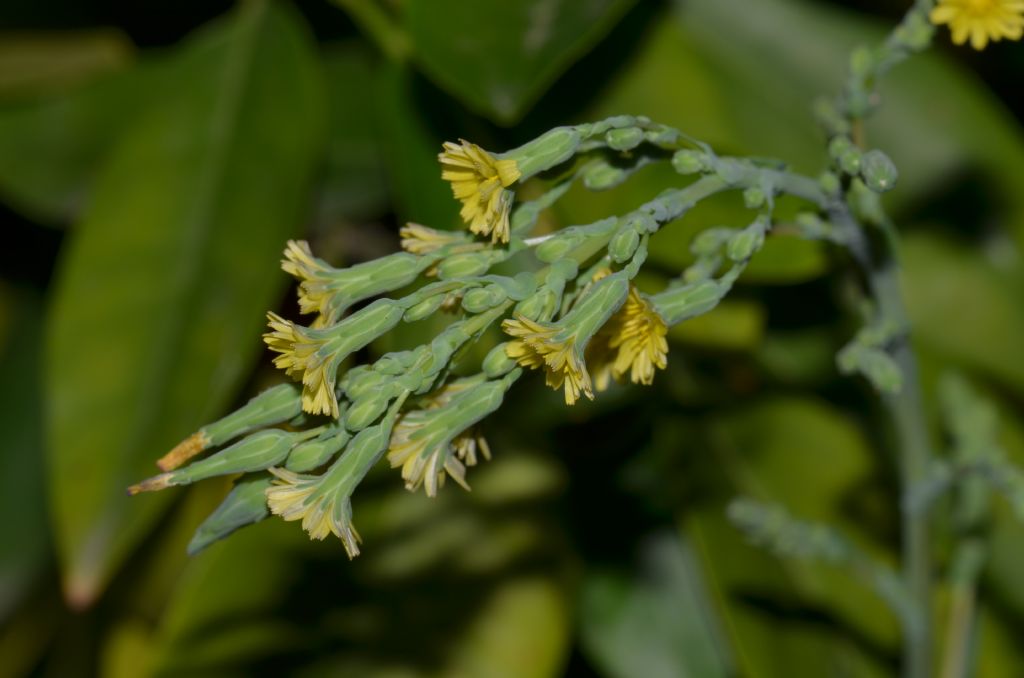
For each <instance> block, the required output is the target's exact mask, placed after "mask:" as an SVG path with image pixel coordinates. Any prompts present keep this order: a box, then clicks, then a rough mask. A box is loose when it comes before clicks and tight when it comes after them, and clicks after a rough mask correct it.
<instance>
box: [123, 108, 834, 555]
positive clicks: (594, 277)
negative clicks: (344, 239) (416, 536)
mask: <svg viewBox="0 0 1024 678" xmlns="http://www.w3.org/2000/svg"><path fill="white" fill-rule="evenodd" d="M439 160H440V164H441V168H442V176H443V178H444V179H446V180H447V181H448V182H450V184H451V187H452V191H453V194H454V196H455V198H456V199H458V200H459V201H461V203H462V211H461V216H462V218H463V220H464V221H465V222H466V225H467V227H468V228H467V229H466V230H462V231H442V230H435V229H433V228H429V227H427V226H422V225H419V224H408V225H407V226H406V227H404V228H403V229H402V231H401V236H402V249H403V251H402V252H398V253H395V254H391V255H389V256H385V257H382V258H380V259H377V260H374V261H368V262H365V263H360V264H358V265H355V266H350V267H348V268H340V269H339V268H335V267H332V266H331V265H329V264H328V263H327V262H325V261H323V260H321V259H319V258H317V257H316V256H314V254H313V252H312V251H311V249H310V247H309V246H308V245H307V244H306V243H305V242H300V241H293V242H289V243H288V245H287V247H286V249H285V253H284V260H283V262H282V267H283V269H284V270H285V271H286V272H287V273H289V274H291V275H292V276H294V277H295V278H296V279H297V280H298V297H299V308H300V311H301V312H302V313H303V314H308V315H311V316H313V319H312V321H311V322H309V323H308V324H307V325H302V324H299V323H297V322H294V321H292V320H288V319H285V318H282V317H280V316H278V315H277V314H274V313H270V314H268V318H269V331H268V332H267V334H266V335H265V336H264V340H265V341H266V344H267V346H268V347H269V348H270V350H271V351H273V352H274V353H275V354H276V356H275V358H274V364H275V365H276V366H277V367H279V368H281V369H282V370H283V371H284V373H285V375H286V376H287V377H288V378H289V379H290V382H289V383H285V384H282V385H279V386H276V387H274V388H271V389H269V390H267V391H265V392H264V393H262V394H260V395H258V396H257V397H256V398H254V399H253V400H252V401H250V402H249V403H248V404H246V405H244V406H243V407H242V408H240V409H239V410H238V411H236V412H234V413H232V414H230V415H228V416H227V417H225V418H223V419H221V420H220V421H218V422H215V423H213V424H210V425H209V426H206V427H204V428H203V429H201V430H200V431H199V432H197V433H195V434H193V435H192V436H190V437H189V438H188V439H186V440H185V441H184V442H183V443H182V444H180V445H179V446H178V447H176V448H175V449H174V450H172V451H171V452H170V453H169V454H167V455H166V456H165V457H163V458H162V459H161V460H160V461H159V462H158V464H159V466H160V468H161V469H162V470H163V473H161V474H160V475H157V476H154V477H153V478H150V479H148V480H145V481H143V482H141V483H139V484H138V485H135V486H133V487H132V488H130V492H132V493H136V492H142V491H151V490H160V489H163V488H167V487H171V486H177V485H185V484H189V483H192V482H195V481H197V480H201V479H204V478H209V477H211V476H216V475H228V474H230V475H238V474H243V475H241V476H240V477H239V478H238V479H237V480H236V483H235V487H234V489H233V490H232V491H231V492H230V493H229V494H228V496H227V497H226V499H225V500H224V502H223V504H222V505H221V506H220V507H219V508H218V509H217V510H216V511H215V512H214V513H213V514H212V515H211V516H210V517H209V518H208V519H207V520H206V522H204V523H203V525H202V526H201V527H200V528H199V530H198V532H197V533H196V536H195V538H194V539H193V542H192V544H191V545H190V551H193V552H194V551H197V550H199V549H201V548H203V547H205V546H206V545H208V544H209V543H211V542H212V541H214V540H216V539H219V538H222V537H224V536H226V535H227V534H229V533H230V532H232V531H233V530H235V529H238V528H239V527H241V526H243V525H247V524H250V523H253V522H256V521H258V520H262V519H263V518H266V517H268V516H269V515H271V514H274V515H278V516H280V517H282V518H284V519H285V520H296V521H301V522H302V526H303V528H304V529H305V530H306V531H307V532H308V533H309V535H310V537H312V538H314V539H322V538H324V537H326V536H327V535H329V534H333V535H335V536H336V537H338V538H339V539H340V540H341V542H342V543H343V544H344V547H345V549H346V551H347V552H348V554H349V556H350V557H351V556H355V555H357V554H358V553H359V541H360V540H359V535H358V533H357V531H356V529H355V527H354V525H353V523H352V503H351V498H352V495H353V492H354V491H355V489H356V487H357V486H358V485H359V483H360V481H361V480H362V479H363V478H364V477H365V475H366V474H367V473H368V472H369V470H370V469H371V468H373V467H374V466H375V465H376V464H377V463H378V462H379V461H380V460H381V459H382V458H384V457H386V458H387V460H388V461H389V462H390V464H391V466H392V467H395V468H400V469H401V477H402V480H403V481H404V484H405V486H406V487H407V488H408V489H409V490H417V489H418V488H420V487H422V488H424V491H425V492H426V494H427V495H428V496H434V495H435V494H436V493H437V491H438V489H439V488H440V487H441V486H442V485H443V483H444V481H445V479H446V478H447V477H450V478H451V479H452V480H454V481H455V482H456V483H457V484H459V485H461V486H463V487H465V488H467V489H468V487H469V486H468V483H467V479H466V472H467V468H468V467H471V466H473V465H475V464H476V463H477V462H478V461H479V460H481V459H488V458H490V447H489V446H488V445H487V443H486V441H485V440H484V439H483V437H482V436H481V434H480V427H479V425H480V422H481V421H482V420H483V419H484V418H485V417H487V415H489V414H491V413H493V412H494V411H495V410H497V409H498V408H499V407H500V406H501V404H502V401H503V399H504V396H505V394H506V392H507V391H508V389H509V388H510V387H511V386H512V385H513V384H514V383H515V382H516V381H517V380H519V379H520V378H521V376H522V375H523V374H524V373H526V372H527V371H529V370H538V371H541V372H543V373H544V375H545V379H546V382H547V384H548V386H550V387H552V388H554V389H557V390H560V391H561V392H562V393H563V394H564V398H565V402H566V403H567V404H568V405H573V404H575V403H576V402H577V401H578V400H579V399H581V398H584V397H585V398H589V399H593V398H594V397H595V391H598V392H599V391H602V390H604V389H606V388H608V387H609V386H610V385H611V383H612V382H614V381H630V382H632V383H635V384H644V385H649V384H651V383H652V382H653V381H654V378H655V375H656V372H657V371H658V370H660V369H664V368H665V367H666V365H667V361H668V341H667V334H668V330H669V327H670V326H672V325H673V324H675V323H679V322H682V321H684V320H686V319H687V318H691V317H693V316H695V315H698V314H701V313H704V312H707V311H708V310H710V309H712V308H713V307H714V306H715V305H716V304H717V303H718V302H719V301H720V300H721V299H722V297H723V296H724V295H725V294H726V293H727V292H728V291H729V290H730V288H731V287H732V285H733V283H734V282H735V281H736V280H737V278H738V277H739V276H740V274H741V273H742V271H743V269H744V268H745V266H746V265H747V262H748V261H749V260H750V258H751V257H752V256H754V254H755V253H756V252H757V251H758V250H759V249H760V248H761V246H762V245H763V243H764V241H765V237H766V236H767V235H768V233H769V231H770V229H771V226H772V210H773V206H774V199H775V197H776V196H777V195H779V194H783V193H786V194H791V195H795V196H797V197H799V198H803V199H804V200H806V201H809V202H810V203H811V204H812V205H813V206H814V208H815V209H816V210H817V211H819V212H824V211H826V210H827V208H828V203H829V200H830V199H831V198H830V195H829V193H828V192H827V191H826V190H824V189H823V188H822V186H821V182H819V181H818V180H816V179H810V178H807V177H802V176H799V175H795V174H792V173H790V172H788V171H786V169H785V168H784V167H783V166H781V164H779V163H765V162H756V161H751V160H740V159H735V158H722V157H718V156H716V155H715V154H714V153H713V152H712V151H711V149H710V148H708V147H707V146H706V145H704V144H702V143H700V142H697V141H695V140H693V139H690V138H688V137H686V136H684V135H683V134H681V133H680V132H678V131H676V130H673V129H671V128H668V127H665V126H663V125H658V124H655V123H652V122H651V121H650V120H648V119H646V118H642V117H632V116H618V117H614V118H609V119H607V120H604V121H601V122H597V123H591V124H583V125H576V126H571V127H559V128H556V129H554V130H551V131H550V132H548V133H546V134H544V135H542V136H541V137H539V138H537V139H535V140H534V141H531V142H529V143H527V144H525V145H523V146H521V147H519V148H516V149H513V150H511V151H508V152H506V153H502V154H492V153H489V152H487V151H485V150H484V149H482V148H480V147H479V146H476V145H474V144H471V143H469V142H466V141H461V142H460V143H458V144H456V143H446V144H445V145H444V147H443V151H442V152H441V153H440V155H439ZM652 162H671V163H672V165H673V167H674V168H675V169H676V170H677V172H678V173H679V175H680V183H681V186H680V187H679V188H676V189H672V190H669V191H666V192H663V193H662V194H660V195H658V196H657V197H655V198H653V199H652V200H651V201H650V202H648V203H646V204H643V205H640V206H639V207H638V208H637V209H635V210H634V211H632V212H630V213H628V214H625V215H619V216H610V217H607V218H605V219H601V220H599V221H597V222H594V223H591V224H583V225H574V226H569V227H566V228H563V229H561V230H558V231H556V232H554V233H546V234H537V233H535V231H536V229H537V224H538V217H539V215H540V213H541V212H542V211H543V210H544V209H546V208H548V207H549V206H551V205H552V204H553V203H554V202H555V201H557V200H558V199H559V198H560V197H561V196H562V195H564V194H565V193H566V191H568V190H569V189H570V188H571V187H572V186H573V185H574V184H580V185H582V186H583V188H585V189H587V190H594V191H597V190H604V189H607V188H611V187H613V186H616V185H618V184H619V183H621V182H623V181H626V180H627V179H628V178H629V177H630V176H631V175H632V174H633V173H634V172H635V171H636V170H637V169H639V168H640V167H642V166H644V165H646V164H649V163H652ZM526 181H533V182H535V183H536V185H537V187H538V189H539V190H537V191H536V194H538V195H539V196H540V197H538V198H536V199H534V200H531V201H525V202H517V201H516V193H515V191H516V189H517V187H518V186H519V185H521V184H522V183H524V182H526ZM730 190H731V191H739V192H741V193H742V197H743V201H744V204H745V205H746V206H747V207H748V208H749V209H750V210H751V212H752V213H753V216H752V220H751V223H750V224H749V225H747V226H745V227H740V228H728V227H717V228H712V229H709V230H707V231H705V232H703V233H702V234H701V235H700V236H699V237H697V238H696V239H695V240H694V242H693V246H692V250H693V254H694V258H695V262H694V264H693V265H692V266H690V267H689V268H687V269H686V270H685V271H682V272H681V274H680V276H679V277H678V279H676V280H673V281H671V282H670V283H669V284H668V285H667V286H666V287H665V288H664V289H662V290H660V291H657V292H656V293H654V294H651V295H647V294H644V293H642V292H641V291H640V289H638V288H637V286H636V285H635V284H634V279H635V278H636V276H637V274H638V272H639V271H640V269H641V267H642V266H643V263H644V261H645V259H646V257H647V248H648V243H649V240H650V237H651V236H652V235H653V234H654V233H656V232H657V231H658V230H659V229H660V228H662V227H663V226H664V225H666V224H668V223H669V222H672V221H674V220H676V219H678V218H680V217H681V216H683V215H684V214H685V213H686V212H687V211H688V210H689V209H690V208H692V207H693V206H694V205H695V204H696V203H697V202H698V201H700V200H702V199H704V198H707V197H709V196H711V195H713V194H716V193H719V192H722V191H730ZM441 313H444V314H445V315H444V317H446V318H448V319H449V320H448V323H447V326H446V327H445V329H444V330H443V331H441V332H440V333H439V334H437V335H436V336H435V337H433V338H432V339H431V340H430V341H428V342H427V343H424V344H422V345H420V346H417V347H415V348H412V349H408V350H403V351H397V352H392V353H387V354H385V355H383V356H381V357H379V358H377V359H376V360H374V361H372V362H369V363H365V364H355V365H353V364H352V363H353V362H354V361H355V360H356V359H357V358H359V357H360V356H362V355H364V354H365V352H364V351H363V349H364V348H366V347H367V346H369V345H370V344H371V343H372V342H374V341H375V340H377V339H378V338H380V337H381V336H382V335H385V334H387V333H388V332H390V331H391V330H392V329H393V328H395V327H396V326H398V325H399V324H401V323H406V322H415V321H419V320H422V319H424V318H427V317H428V316H433V315H435V314H441ZM489 330H490V331H491V334H490V335H488V336H489V337H493V335H494V333H495V331H500V332H502V333H503V335H504V337H505V341H503V342H500V343H497V344H496V345H494V346H493V347H492V348H491V349H490V352H489V353H487V355H486V357H485V358H484V359H483V360H482V361H481V362H480V364H478V365H472V364H470V365H467V364H466V363H467V362H468V359H467V357H466V356H467V355H471V352H469V351H467V350H466V349H467V348H468V347H469V346H470V345H471V344H474V343H476V342H478V341H481V340H482V339H483V338H484V337H485V335H487V334H488V332H489ZM483 340H485V341H491V342H492V343H493V339H491V338H488V339H483ZM457 375H469V376H457ZM225 445H226V446H225ZM216 448H221V449H219V450H218V451H214V452H212V454H208V455H207V454H206V453H207V452H208V451H210V450H214V449H216ZM201 455H205V456H201Z"/></svg>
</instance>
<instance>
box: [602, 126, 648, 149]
mask: <svg viewBox="0 0 1024 678" xmlns="http://www.w3.org/2000/svg"><path fill="white" fill-rule="evenodd" d="M604 140H605V143H607V144H608V145H609V146H610V147H611V148H613V149H615V150H616V151H631V150H633V149H634V148H636V147H637V146H639V145H640V142H642V141H643V140H644V133H643V130H641V129H640V128H639V127H623V128H620V129H610V130H608V131H607V132H605V135H604Z"/></svg>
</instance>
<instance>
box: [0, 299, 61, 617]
mask: <svg viewBox="0 0 1024 678" xmlns="http://www.w3.org/2000/svg"><path fill="white" fill-rule="evenodd" d="M0 298H7V300H8V301H9V302H10V303H9V308H6V309H2V310H0V312H2V315H3V316H5V317H2V318H0V332H2V334H0V374H2V375H3V378H4V381H3V390H2V391H0V431H3V445H0V515H4V516H8V518H9V519H8V520H7V521H6V524H5V526H4V537H3V539H0V623H2V622H3V621H5V620H6V619H7V616H8V615H9V614H10V613H11V612H12V611H13V609H14V607H15V606H16V605H17V604H18V603H19V602H20V601H21V599H22V597H23V596H24V595H25V594H26V593H28V591H29V590H30V585H31V584H32V583H33V579H34V578H35V576H36V575H37V573H38V572H39V570H40V568H41V566H42V564H43V562H44V561H45V559H46V557H47V554H48V551H49V546H50V535H49V530H48V529H47V521H46V500H45V490H44V478H45V473H44V470H43V421H42V419H43V402H42V393H41V392H40V390H41V389H40V385H39V372H40V370H41V362H42V361H41V356H40V348H41V344H42V341H41V339H42V332H43V330H42V324H43V314H42V300H41V299H39V298H38V296H37V295H36V294H33V293H29V292H27V291H21V290H8V289H4V288H0ZM5 305H6V304H5Z"/></svg>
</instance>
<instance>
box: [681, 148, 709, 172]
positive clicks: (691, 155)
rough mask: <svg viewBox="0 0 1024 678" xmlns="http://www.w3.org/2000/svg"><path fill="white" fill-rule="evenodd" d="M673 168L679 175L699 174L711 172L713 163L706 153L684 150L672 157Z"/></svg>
mask: <svg viewBox="0 0 1024 678" xmlns="http://www.w3.org/2000/svg"><path fill="white" fill-rule="evenodd" d="M672 167H673V168H675V170H676V172H678V173H679V174H683V175H687V174H697V173H699V172H707V171H709V170H710V169H711V163H710V159H709V158H708V156H707V154H706V153H702V152H701V151H691V150H689V149H684V150H682V151H676V153H675V155H673V156H672Z"/></svg>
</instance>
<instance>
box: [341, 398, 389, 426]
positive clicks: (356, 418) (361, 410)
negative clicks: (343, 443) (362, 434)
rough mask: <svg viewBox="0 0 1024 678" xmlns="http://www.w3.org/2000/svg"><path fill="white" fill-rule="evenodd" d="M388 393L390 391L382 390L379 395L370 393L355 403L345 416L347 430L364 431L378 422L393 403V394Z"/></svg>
mask: <svg viewBox="0 0 1024 678" xmlns="http://www.w3.org/2000/svg"><path fill="white" fill-rule="evenodd" d="M388 391H389V389H386V388H382V389H381V391H380V392H379V393H369V394H367V395H366V396H364V397H362V398H360V399H359V400H357V401H356V402H355V403H353V405H352V407H350V408H349V410H348V413H347V414H346V415H345V428H347V429H348V430H349V431H352V432H356V431H362V430H363V429H365V428H366V427H367V426H369V425H370V424H372V423H373V422H375V421H377V419H378V418H380V415H382V414H384V410H386V409H387V407H388V403H389V402H391V394H390V392H388Z"/></svg>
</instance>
